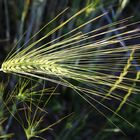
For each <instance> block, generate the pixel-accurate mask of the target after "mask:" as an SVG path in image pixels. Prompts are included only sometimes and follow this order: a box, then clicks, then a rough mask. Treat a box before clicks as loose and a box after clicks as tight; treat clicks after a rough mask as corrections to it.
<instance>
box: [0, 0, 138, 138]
mask: <svg viewBox="0 0 140 140" xmlns="http://www.w3.org/2000/svg"><path fill="white" fill-rule="evenodd" d="M90 3H92V7H90V8H89V9H87V10H86V12H85V13H84V14H82V15H80V16H79V17H77V18H76V19H74V20H72V21H71V22H69V23H68V24H67V25H66V26H65V27H63V29H60V30H59V31H57V32H56V33H55V34H53V35H51V36H50V38H49V39H48V40H53V39H55V38H56V37H58V36H61V35H62V34H64V33H65V32H67V31H70V30H72V29H73V28H74V27H76V26H78V25H80V24H81V23H84V22H86V21H88V20H90V19H92V18H94V17H96V16H97V15H99V14H101V13H105V12H107V11H109V14H107V15H106V16H104V17H103V18H101V19H100V20H98V22H95V23H90V24H88V25H87V26H85V27H84V28H83V29H82V32H88V31H90V30H91V29H96V28H98V27H101V26H103V25H104V24H106V23H112V22H114V21H117V20H119V19H123V18H125V17H129V16H134V17H133V19H131V21H138V20H140V14H139V12H140V1H139V0H0V63H2V62H3V60H4V58H5V57H6V56H7V54H8V52H9V51H10V50H11V49H12V47H13V46H14V45H15V44H16V42H17V40H19V39H20V38H21V37H22V35H23V34H24V32H25V31H27V34H26V35H25V37H24V38H23V39H22V42H21V43H20V44H18V46H17V48H18V47H20V45H21V44H23V43H25V42H27V41H28V40H29V38H30V37H31V36H32V35H34V34H35V33H36V32H37V31H38V30H39V29H40V28H41V27H42V26H43V25H45V24H46V23H47V22H49V21H50V20H51V19H53V18H54V17H55V16H56V15H58V14H59V13H60V12H61V11H62V10H64V9H65V8H67V7H69V9H70V10H69V11H68V12H66V13H64V14H63V15H62V16H61V18H60V19H59V20H58V21H55V22H53V24H51V26H49V28H46V29H45V31H43V32H41V34H39V35H38V36H37V37H35V38H34V39H35V40H36V39H38V38H39V37H41V36H43V35H45V33H46V32H48V31H50V30H52V29H53V28H54V27H56V26H57V25H58V24H60V23H62V22H63V21H64V20H65V19H68V18H70V17H71V16H72V15H73V14H74V13H76V12H77V11H79V10H80V9H82V8H83V7H85V6H87V5H88V4H90ZM137 26H138V25H137ZM136 28H137V27H136ZM48 40H46V41H48ZM9 77H10V78H9ZM8 79H10V80H8ZM0 81H1V88H0V92H1V93H2V92H3V91H2V90H3V87H4V86H5V84H2V82H4V83H6V81H9V84H8V86H5V87H6V89H7V90H11V89H12V88H13V87H14V85H15V82H16V78H13V77H11V75H8V76H7V75H6V74H3V73H0ZM48 85H50V86H51V84H50V83H48ZM52 85H53V84H52ZM57 92H59V93H60V95H56V96H53V97H52V98H51V100H50V102H49V104H48V105H47V111H48V116H47V119H46V122H44V123H46V124H48V122H49V123H53V122H55V121H56V120H58V119H59V118H61V117H63V116H65V115H66V114H69V113H71V112H74V115H72V116H71V117H69V118H67V119H65V120H64V121H63V122H61V123H59V124H58V125H56V126H55V127H53V131H48V132H45V133H43V134H41V136H42V137H44V138H45V139H47V140H108V139H110V140H139V139H140V110H136V109H134V108H131V107H130V106H127V105H125V106H124V107H123V108H122V110H121V111H120V112H119V113H120V114H121V115H122V116H123V117H124V118H126V119H127V120H128V121H130V122H131V123H132V124H134V126H135V127H134V128H132V127H131V126H129V125H128V124H127V123H126V122H124V121H123V120H121V119H120V118H118V117H114V118H112V119H113V122H114V123H115V124H116V125H117V126H118V127H119V128H120V129H121V130H122V131H123V132H124V133H125V134H126V135H125V134H123V133H122V132H120V130H119V129H117V128H115V127H114V126H112V125H111V123H109V122H107V120H106V119H105V118H104V117H103V116H102V115H101V114H100V113H98V112H97V111H96V110H94V109H93V108H92V107H91V106H90V105H89V104H88V103H86V102H85V101H84V100H83V99H82V98H81V97H80V96H78V95H77V94H75V92H74V91H72V90H71V89H69V88H65V87H62V86H59V88H58V89H57ZM5 94H6V93H5ZM0 98H3V97H0ZM131 98H132V100H133V101H134V102H135V103H137V104H140V97H139V96H138V95H135V96H134V97H131ZM1 100H2V99H0V101H1ZM109 104H110V105H111V106H113V102H110V103H109ZM95 106H96V107H97V108H99V109H100V110H102V111H103V112H105V113H106V115H107V116H108V117H110V116H111V114H110V113H109V112H106V110H104V109H102V108H101V107H100V106H99V105H98V104H96V103H95ZM0 112H2V108H1V111H0ZM2 127H3V128H5V127H6V123H4V124H2ZM7 131H8V132H12V133H13V132H14V133H16V135H15V136H14V137H13V138H10V140H19V139H20V140H25V139H26V138H25V136H24V133H23V132H22V128H21V126H20V125H18V124H17V122H16V120H14V119H13V120H12V124H11V126H9V128H8V130H7ZM33 139H37V138H33Z"/></svg>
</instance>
